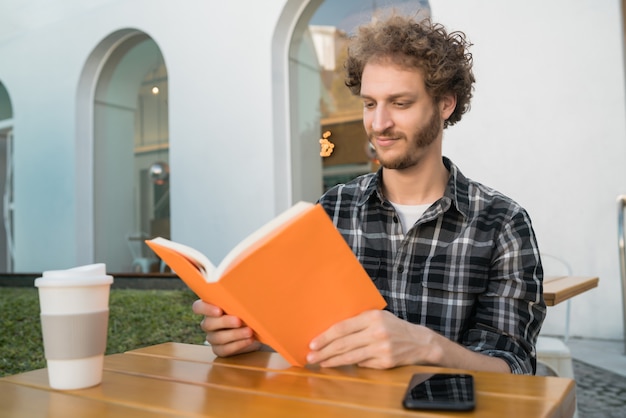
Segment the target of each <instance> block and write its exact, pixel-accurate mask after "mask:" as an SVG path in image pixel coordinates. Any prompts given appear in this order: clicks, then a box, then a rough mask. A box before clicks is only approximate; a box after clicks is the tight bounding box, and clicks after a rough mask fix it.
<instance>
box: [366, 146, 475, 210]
mask: <svg viewBox="0 0 626 418" xmlns="http://www.w3.org/2000/svg"><path fill="white" fill-rule="evenodd" d="M443 164H444V165H445V167H446V168H447V169H448V171H449V172H450V178H449V180H448V184H447V185H446V191H445V193H444V198H448V199H450V200H451V201H452V202H453V203H454V207H455V208H456V209H457V210H458V211H459V212H460V213H461V214H463V216H466V217H467V216H468V213H469V180H468V179H467V178H466V177H465V176H464V175H463V173H461V171H460V170H459V168H458V167H457V166H456V165H455V164H454V163H453V162H452V161H451V160H450V159H449V158H447V157H443ZM365 179H366V180H365V183H364V184H363V186H364V189H363V194H362V195H361V197H360V199H359V200H358V202H357V206H362V205H364V204H365V202H367V201H368V200H369V199H371V198H373V197H376V198H377V199H378V200H379V201H380V202H384V201H385V198H384V196H383V194H382V187H381V186H382V181H383V171H382V167H381V168H379V169H378V171H377V172H376V173H375V174H374V175H370V176H367V177H365Z"/></svg>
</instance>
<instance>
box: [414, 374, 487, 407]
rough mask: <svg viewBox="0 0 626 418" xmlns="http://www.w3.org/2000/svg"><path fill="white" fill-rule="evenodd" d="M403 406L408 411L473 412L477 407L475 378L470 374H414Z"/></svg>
mask: <svg viewBox="0 0 626 418" xmlns="http://www.w3.org/2000/svg"><path fill="white" fill-rule="evenodd" d="M402 404H403V406H404V407H405V408H407V409H434V410H446V411H471V410H473V409H474V407H475V405H476V403H475V400H474V378H473V377H472V375H470V374H452V373H434V374H433V373H418V374H414V375H413V376H412V377H411V381H410V382H409V386H408V387H407V390H406V394H405V396H404V400H403V402H402Z"/></svg>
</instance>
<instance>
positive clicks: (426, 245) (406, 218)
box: [194, 16, 545, 374]
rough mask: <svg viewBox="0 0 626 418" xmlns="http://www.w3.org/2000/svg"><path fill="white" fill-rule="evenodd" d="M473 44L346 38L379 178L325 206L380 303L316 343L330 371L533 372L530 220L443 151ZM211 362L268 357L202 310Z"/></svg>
mask: <svg viewBox="0 0 626 418" xmlns="http://www.w3.org/2000/svg"><path fill="white" fill-rule="evenodd" d="M468 46H469V44H468V43H467V42H466V40H465V37H464V35H463V34H461V33H458V32H456V33H450V34H448V33H447V32H446V30H445V29H444V28H443V27H442V26H441V25H438V24H433V23H431V22H430V21H422V22H416V21H414V20H412V19H410V18H405V17H401V16H393V17H391V18H389V19H387V20H386V21H378V22H374V23H371V24H369V25H366V26H363V27H361V28H360V29H359V31H358V34H357V35H356V36H355V37H353V38H352V39H351V42H350V44H349V56H348V60H347V63H346V69H347V77H346V85H347V86H348V87H349V88H350V89H351V91H352V92H353V93H354V94H356V95H359V96H360V97H361V98H362V100H363V105H364V106H363V123H364V126H365V130H366V132H367V134H368V138H369V141H370V143H371V145H372V146H373V147H374V149H375V152H376V156H377V159H378V160H379V162H380V164H381V169H380V170H379V171H378V172H377V173H375V174H368V175H365V176H361V177H359V178H357V179H355V180H353V181H351V182H349V183H347V184H345V185H339V186H336V187H335V188H333V189H331V190H329V191H328V192H327V193H326V194H325V195H324V196H322V198H321V199H320V203H321V204H322V205H323V207H324V208H325V209H326V211H327V212H328V214H329V215H330V217H331V219H332V220H333V222H334V223H335V225H336V226H337V228H338V230H339V231H340V232H341V233H342V234H343V236H344V237H345V239H346V241H347V242H348V244H349V245H350V246H351V247H352V249H353V251H354V252H355V254H356V256H357V257H358V259H359V261H360V262H361V263H362V264H363V266H364V267H365V269H366V270H367V272H368V274H369V275H370V277H371V278H372V280H373V281H374V283H375V284H376V286H377V287H378V289H379V290H380V292H381V294H382V295H383V296H384V298H385V299H386V301H387V303H388V306H387V308H386V310H384V311H367V312H364V313H362V314H360V315H357V316H356V317H353V318H349V319H347V320H345V321H342V322H340V323H338V324H336V325H334V326H332V327H330V328H329V329H328V330H327V331H325V332H324V333H322V334H321V335H319V336H318V337H316V338H314V339H313V341H311V343H310V349H311V352H310V353H309V355H308V357H307V360H308V361H309V362H310V363H312V364H319V365H321V366H324V367H333V366H340V365H345V364H359V365H361V366H364V367H373V368H390V367H395V366H399V365H406V364H428V365H436V366H443V367H453V368H462V369H473V370H487V371H501V372H513V373H526V374H532V373H534V372H535V370H536V358H535V347H534V346H535V342H536V339H537V334H538V333H539V329H540V327H541V323H542V322H543V319H544V317H545V304H544V302H543V297H542V278H543V272H542V268H541V261H540V257H539V250H538V249H537V243H536V240H535V236H534V232H533V229H532V226H531V222H530V219H529V217H528V215H527V213H526V211H525V210H524V209H523V208H521V207H520V206H519V205H518V204H516V203H515V202H513V201H512V200H511V199H509V198H507V197H505V196H503V195H502V194H500V193H498V192H496V191H494V190H492V189H490V188H487V187H485V186H483V185H481V184H479V183H477V182H474V181H471V180H469V179H467V178H466V177H464V176H463V174H461V172H460V171H459V169H458V168H457V167H456V166H455V165H454V164H453V163H452V162H451V161H450V160H448V159H447V158H445V157H443V155H442V137H443V129H444V128H447V127H448V126H449V125H453V124H454V123H456V122H458V121H459V120H460V119H461V116H462V115H463V114H464V113H465V112H466V111H467V110H468V108H469V102H470V99H471V96H472V85H473V83H474V76H473V74H472V69H471V67H472V57H471V54H469V53H468V52H467V48H468ZM194 312H196V313H198V314H202V315H205V319H204V320H203V323H202V327H203V329H204V330H205V331H206V332H207V341H208V342H209V343H211V345H212V346H213V350H214V352H215V353H216V354H217V355H220V356H227V355H232V354H237V353H242V352H248V351H252V350H257V349H260V348H261V344H260V343H259V342H258V341H256V340H255V339H254V336H253V330H251V329H249V328H248V327H246V326H245V324H243V323H242V322H241V321H240V320H239V318H235V317H232V316H229V315H223V313H222V311H221V310H220V309H219V308H218V307H215V306H211V305H208V304H206V303H204V302H201V301H198V302H196V303H195V304H194Z"/></svg>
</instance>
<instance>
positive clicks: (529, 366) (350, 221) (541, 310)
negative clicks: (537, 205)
mask: <svg viewBox="0 0 626 418" xmlns="http://www.w3.org/2000/svg"><path fill="white" fill-rule="evenodd" d="M443 161H444V164H445V165H446V167H447V169H448V170H449V171H450V178H449V181H448V184H447V187H446V191H445V194H444V196H443V197H442V198H441V199H439V200H438V201H436V202H435V203H433V204H432V205H431V206H430V207H429V208H428V209H427V210H426V212H424V214H423V215H422V217H421V218H420V219H419V220H418V221H417V222H416V223H415V225H413V227H411V228H410V230H409V231H408V232H407V234H406V235H404V234H403V233H402V227H401V225H400V222H399V219H398V216H397V214H396V212H395V211H394V208H393V206H392V205H391V204H390V203H389V201H387V200H386V199H385V198H384V197H383V195H382V193H381V187H380V184H381V176H382V171H378V172H377V173H372V174H366V175H363V176H361V177H359V178H357V179H355V180H352V181H351V182H349V183H347V184H341V185H338V186H335V187H334V188H332V189H330V190H329V191H328V192H327V193H325V194H324V196H322V197H321V198H320V203H321V204H322V206H323V207H324V209H325V210H326V212H327V213H328V214H329V216H330V217H331V219H332V220H333V222H334V223H335V225H336V226H337V228H338V230H339V231H340V232H341V234H342V235H343V236H344V238H345V239H346V241H347V242H348V244H349V245H350V247H352V250H353V251H354V253H355V254H356V256H357V258H358V259H359V261H360V262H361V264H362V265H363V267H364V268H365V270H366V271H367V272H368V274H369V275H370V277H371V278H372V280H373V281H374V283H375V284H376V286H377V288H378V289H379V291H380V292H381V294H382V295H383V297H384V298H385V300H386V301H387V308H386V309H388V310H389V311H391V312H393V313H394V314H395V315H396V316H398V317H400V318H402V319H404V320H407V321H409V322H411V323H414V324H421V325H424V326H426V327H428V328H430V329H432V330H434V331H436V332H438V333H440V334H441V335H443V336H445V337H447V338H449V339H450V340H452V341H456V342H457V343H459V344H461V345H463V346H465V347H467V348H468V349H470V350H473V351H477V352H481V353H483V354H486V355H490V356H495V357H499V358H502V359H503V360H505V361H506V362H507V363H508V364H509V366H510V367H511V371H512V372H513V373H520V374H532V373H534V372H535V370H536V353H535V343H536V340H537V335H538V333H539V330H540V328H541V324H542V322H543V319H544V317H545V313H546V307H545V303H544V300H543V295H542V292H543V286H542V281H543V270H542V267H541V260H540V256H539V250H538V247H537V242H536V239H535V235H534V231H533V229H532V225H531V221H530V218H529V217H528V214H527V213H526V211H525V210H524V209H523V208H522V207H521V206H519V205H518V204H517V203H515V202H514V201H512V200H511V199H509V198H508V197H506V196H504V195H502V194H501V193H498V192H497V191H495V190H493V189H490V188H488V187H485V186H484V185H482V184H480V183H477V182H474V181H472V180H470V179H467V178H466V177H465V176H463V174H462V173H461V172H460V171H459V170H458V168H457V167H456V166H455V165H454V164H453V163H452V162H451V161H450V160H448V159H447V158H445V157H444V158H443Z"/></svg>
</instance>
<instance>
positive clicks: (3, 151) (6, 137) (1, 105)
mask: <svg viewBox="0 0 626 418" xmlns="http://www.w3.org/2000/svg"><path fill="white" fill-rule="evenodd" d="M0 194H1V195H2V200H1V201H0V212H1V213H2V222H1V223H0V272H9V273H10V272H13V261H14V235H13V105H12V104H11V97H10V95H9V91H8V90H7V88H6V87H5V86H4V84H3V83H2V82H0Z"/></svg>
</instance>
